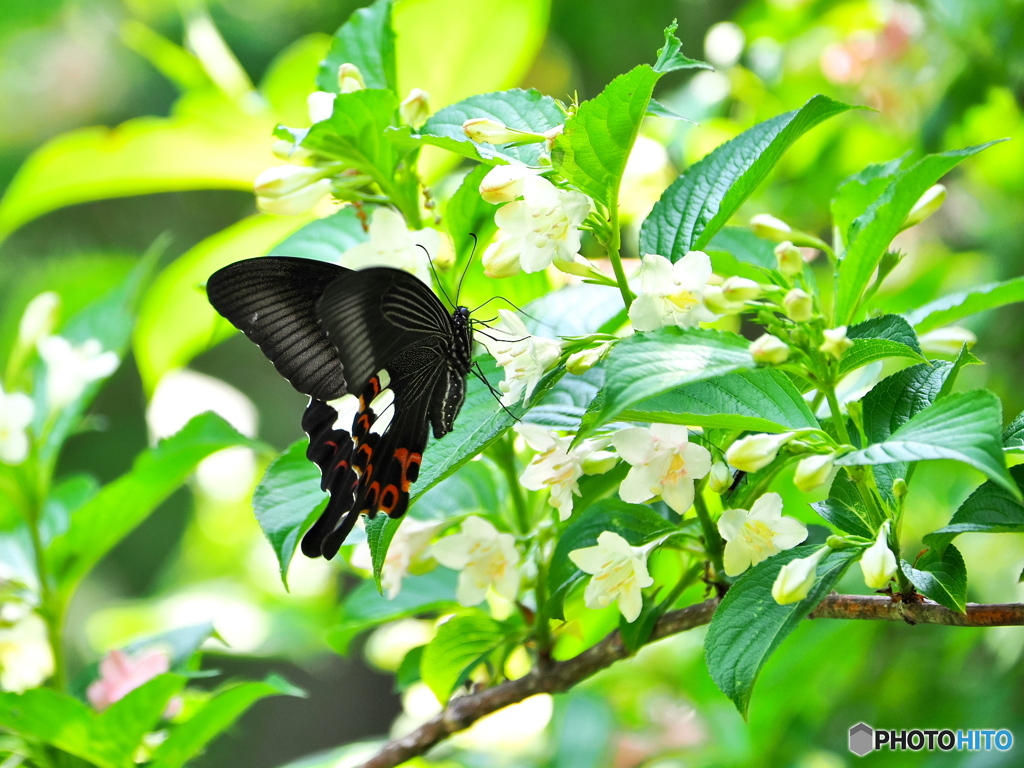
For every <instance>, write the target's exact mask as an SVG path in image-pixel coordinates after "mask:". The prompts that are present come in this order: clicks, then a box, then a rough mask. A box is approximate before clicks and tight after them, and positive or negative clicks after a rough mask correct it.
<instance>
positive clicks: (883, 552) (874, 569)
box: [860, 520, 896, 589]
mask: <svg viewBox="0 0 1024 768" xmlns="http://www.w3.org/2000/svg"><path fill="white" fill-rule="evenodd" d="M888 538H889V521H888V520H886V521H885V522H884V523H882V527H881V528H879V529H878V536H877V537H876V538H875V543H874V544H872V545H871V546H870V547H868V548H867V549H865V550H864V554H862V555H861V556H860V568H861V571H863V573H864V583H865V584H867V585H868V586H869V587H871V588H872V589H884V588H885V585H886V584H888V583H889V579H891V578H892V577H893V576H895V575H896V556H895V555H894V554H893V553H892V550H891V549H890V548H889V541H888Z"/></svg>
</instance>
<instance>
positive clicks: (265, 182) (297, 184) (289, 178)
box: [253, 165, 324, 198]
mask: <svg viewBox="0 0 1024 768" xmlns="http://www.w3.org/2000/svg"><path fill="white" fill-rule="evenodd" d="M323 175H324V172H323V171H322V170H321V169H319V168H312V167H309V166H302V165H276V166H274V167H273V168H267V170H265V171H263V173H261V174H260V175H259V176H257V177H256V180H255V181H254V182H253V191H254V192H255V193H256V194H257V196H259V197H269V198H277V197H282V196H284V195H290V194H292V193H293V192H297V191H298V190H300V189H302V188H303V187H308V186H309V185H310V184H314V183H316V182H317V181H319V180H320V179H321V178H322V177H323Z"/></svg>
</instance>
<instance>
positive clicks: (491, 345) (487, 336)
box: [477, 309, 562, 407]
mask: <svg viewBox="0 0 1024 768" xmlns="http://www.w3.org/2000/svg"><path fill="white" fill-rule="evenodd" d="M498 315H499V316H500V317H501V322H500V323H499V324H498V325H495V326H492V327H491V328H488V329H487V330H486V331H482V332H479V333H478V334H477V340H478V341H479V342H480V343H481V344H483V345H484V347H485V348H486V349H487V351H488V352H490V353H491V354H492V355H493V356H494V359H495V360H497V361H498V365H500V366H501V367H502V368H504V369H505V380H504V381H502V382H501V383H500V384H499V385H498V388H499V389H501V391H502V395H501V404H502V405H504V406H506V407H507V406H510V405H515V404H516V403H518V402H519V401H520V400H522V399H526V400H529V399H530V396H531V395H532V394H533V390H534V389H535V388H536V386H537V383H538V382H539V381H540V380H541V378H542V377H543V376H544V373H545V371H547V370H548V369H549V368H551V366H553V365H554V364H555V363H556V362H557V361H558V358H559V357H560V356H561V354H562V344H561V342H559V341H556V340H554V339H546V338H544V337H543V336H532V335H531V334H530V332H529V331H528V330H527V329H526V326H525V325H524V324H523V321H522V320H520V319H519V316H518V315H516V314H515V313H514V312H512V311H510V310H507V309H499V310H498Z"/></svg>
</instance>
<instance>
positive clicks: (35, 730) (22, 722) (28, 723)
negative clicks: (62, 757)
mask: <svg viewBox="0 0 1024 768" xmlns="http://www.w3.org/2000/svg"><path fill="white" fill-rule="evenodd" d="M92 722H93V714H92V710H90V709H89V708H88V707H87V706H85V704H83V703H82V702H80V701H78V700H77V699H73V698H71V697H70V696H66V695H64V694H62V693H58V692H57V691H53V690H50V689H49V688H33V689H30V690H28V691H25V692H24V693H21V694H17V693H0V728H2V729H4V730H7V731H10V732H11V733H16V734H18V735H20V736H22V737H24V738H26V739H29V740H32V741H41V742H43V743H44V744H51V745H53V746H55V747H57V748H58V749H61V750H63V751H65V752H67V753H69V754H71V755H75V756H76V757H80V758H82V759H83V760H87V761H89V762H90V763H93V764H95V765H98V766H100V768H122V765H121V764H120V763H118V762H117V761H115V760H112V759H111V758H110V756H109V754H108V753H107V752H106V750H105V749H104V748H103V745H102V744H97V743H95V742H93V740H92V737H91V729H92Z"/></svg>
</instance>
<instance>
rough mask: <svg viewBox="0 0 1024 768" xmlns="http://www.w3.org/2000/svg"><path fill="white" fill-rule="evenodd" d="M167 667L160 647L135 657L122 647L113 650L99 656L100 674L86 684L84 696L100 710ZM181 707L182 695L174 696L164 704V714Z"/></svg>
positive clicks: (168, 657) (167, 658) (168, 664)
mask: <svg viewBox="0 0 1024 768" xmlns="http://www.w3.org/2000/svg"><path fill="white" fill-rule="evenodd" d="M170 668H171V657H170V656H169V655H168V653H167V651H165V650H163V649H160V648H153V649H150V650H148V651H145V652H144V653H141V654H139V655H138V656H136V657H134V658H133V657H131V656H129V655H128V654H126V653H125V652H124V651H119V650H113V651H111V652H110V653H108V654H107V655H106V656H104V657H103V658H102V659H101V660H100V676H99V678H98V679H97V680H96V681H95V682H94V683H93V684H92V685H90V686H89V688H88V690H87V691H86V694H85V695H86V698H87V699H88V700H89V703H90V704H92V705H93V707H95V708H96V709H97V710H98V711H100V712H102V711H103V710H104V709H106V708H107V707H109V706H110V705H111V704H113V703H114V702H115V701H120V700H121V699H123V698H124V697H125V696H127V695H128V694H129V693H131V692H132V691H134V690H135V689H136V688H138V687H139V686H141V685H144V684H145V683H148V682H149V681H150V680H152V679H153V678H154V677H156V676H157V675H162V674H164V673H165V672H167V671H168V670H169V669H170ZM180 709H181V699H180V698H174V699H172V700H171V701H170V702H169V703H168V704H167V709H166V710H165V711H164V717H165V718H170V717H174V715H176V714H177V713H178V711H179V710H180Z"/></svg>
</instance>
